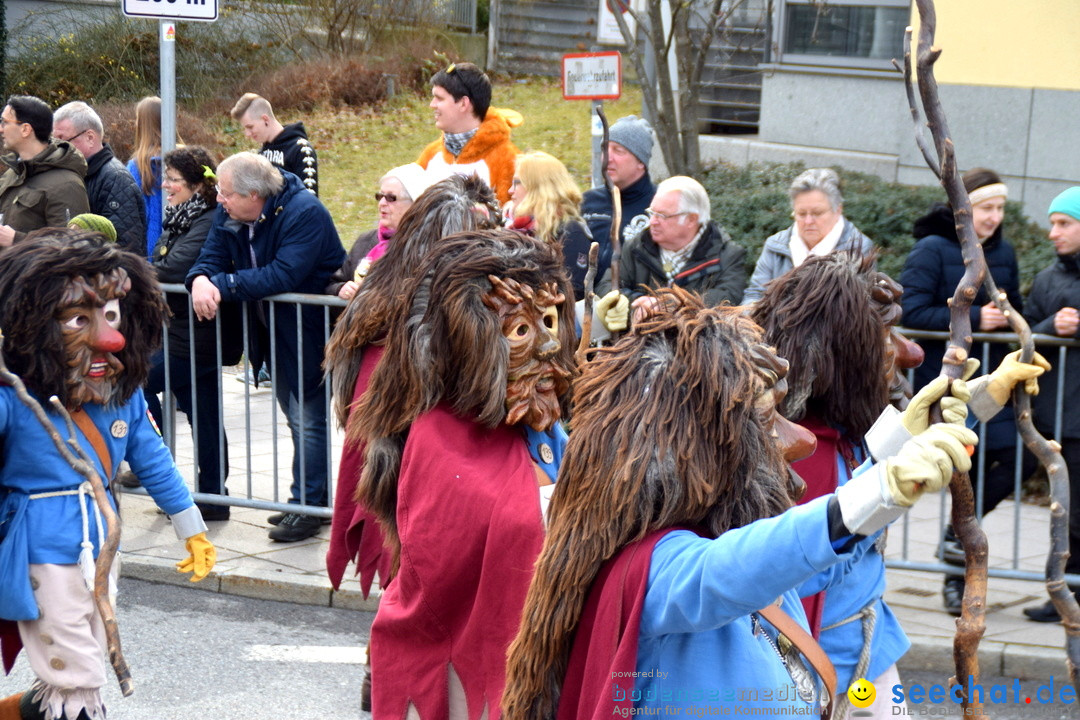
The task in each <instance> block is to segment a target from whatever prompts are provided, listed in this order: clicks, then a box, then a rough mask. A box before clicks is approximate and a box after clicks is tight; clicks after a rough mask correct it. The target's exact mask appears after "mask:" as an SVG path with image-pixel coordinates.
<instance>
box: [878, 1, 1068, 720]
mask: <svg viewBox="0 0 1080 720" xmlns="http://www.w3.org/2000/svg"><path fill="white" fill-rule="evenodd" d="M916 5H917V6H918V9H919V18H920V28H919V41H918V53H917V58H916V63H917V65H916V67H917V68H918V91H919V98H920V99H921V101H922V107H923V111H924V112H925V114H926V126H927V127H928V128H929V129H930V133H931V136H932V138H933V141H934V144H933V148H931V147H930V145H929V143H928V142H927V141H926V138H925V136H924V135H923V133H922V125H921V118H920V113H919V105H918V101H917V100H916V93H915V82H914V80H913V78H912V58H911V42H912V31H911V29H910V28H908V30H907V32H906V33H905V49H904V65H903V68H902V72H903V73H904V80H905V83H904V84H905V88H906V91H907V97H908V105H909V108H910V110H911V116H912V119H913V121H914V123H915V142H916V144H917V145H918V147H919V150H920V151H921V152H922V155H923V157H924V159H925V160H926V163H927V165H928V166H929V167H930V169H931V170H932V171H933V172H934V174H935V175H937V177H938V179H939V180H940V181H941V184H942V186H943V187H944V188H945V192H946V193H947V195H948V198H949V204H950V206H951V207H952V208H953V217H954V220H955V223H956V232H957V236H958V238H959V239H960V246H961V253H962V255H963V258H964V265H965V270H964V275H963V277H962V278H961V280H960V283H959V285H958V286H957V288H956V293H955V294H954V295H953V298H952V300H951V303H950V322H949V332H950V337H949V345H948V347H947V348H946V350H945V356H944V358H943V360H942V373H943V374H944V375H946V376H947V377H950V378H953V379H956V378H959V377H960V375H961V373H962V372H963V367H964V363H965V362H966V360H967V358H968V356H969V351H970V347H971V316H970V312H969V311H970V308H971V303H972V301H973V300H974V299H975V296H976V295H977V294H978V290H979V287H980V286H984V287H986V289H987V292H988V293H989V294H990V296H991V298H993V300H994V303H995V304H996V306H997V307H998V308H999V309H1000V310H1001V311H1002V312H1003V314H1004V315H1005V317H1006V318H1007V319H1008V322H1009V326H1010V327H1011V328H1012V329H1013V331H1014V332H1016V333H1017V334H1018V335H1019V336H1020V339H1021V342H1022V347H1023V351H1022V354H1021V360H1022V361H1024V362H1030V360H1031V359H1032V356H1033V354H1034V344H1033V343H1032V339H1031V331H1030V328H1029V327H1028V325H1027V323H1026V322H1025V321H1024V319H1023V318H1022V317H1021V316H1020V314H1019V313H1017V312H1016V311H1015V310H1013V308H1012V307H1011V305H1010V304H1009V301H1008V298H1007V297H1006V295H1005V293H1003V292H1000V291H999V290H998V289H997V286H996V284H995V283H994V279H993V278H992V277H991V276H990V275H989V273H988V272H987V269H986V258H985V257H984V255H983V251H982V245H981V244H980V243H979V240H978V237H977V236H976V234H975V229H974V225H973V223H972V217H971V203H970V202H969V199H968V193H967V190H966V189H965V188H964V185H963V182H962V181H961V179H960V174H959V172H958V169H957V166H956V155H955V148H954V146H953V142H952V138H951V136H950V134H949V129H948V123H947V122H946V118H945V111H944V109H943V108H942V106H941V101H940V97H939V94H938V86H937V80H936V78H935V77H934V63H935V62H936V61H937V59H938V57H939V56H940V55H941V50H940V49H938V48H934V47H933V41H934V33H935V30H936V28H937V15H936V12H935V8H934V2H933V0H916ZM893 64H894V65H897V67H898V69H900V68H899V65H898V64H897V63H896V61H895V60H894V61H893ZM1014 392H1015V395H1014V398H1015V400H1016V409H1017V414H1018V427H1019V429H1020V434H1021V437H1022V438H1023V439H1024V443H1025V445H1026V446H1027V447H1028V448H1029V449H1030V450H1031V451H1032V452H1033V453H1034V454H1035V455H1036V456H1037V457H1038V458H1039V460H1040V462H1042V463H1043V464H1044V465H1045V466H1046V467H1047V470H1048V474H1049V475H1050V478H1051V496H1052V505H1051V555H1050V558H1049V559H1048V561H1047V587H1048V589H1049V590H1050V593H1051V598H1052V599H1053V601H1054V605H1055V607H1057V608H1058V610H1059V612H1061V615H1062V617H1063V618H1065V619H1066V620H1065V627H1066V633H1067V641H1066V645H1067V647H1066V649H1067V653H1068V662H1069V672H1070V676H1071V677H1072V680H1073V683H1074V684H1075V683H1076V681H1077V666H1078V664H1080V663H1078V658H1080V608H1078V607H1077V604H1076V601H1075V599H1074V598H1073V597H1072V595H1071V593H1069V592H1067V590H1066V588H1065V587H1064V581H1063V580H1062V576H1063V574H1064V564H1065V558H1066V557H1067V555H1068V550H1067V546H1068V540H1067V527H1066V521H1067V515H1068V494H1069V488H1068V478H1067V475H1066V471H1065V464H1064V462H1063V461H1062V458H1061V455H1060V452H1058V451H1059V450H1060V447H1058V446H1057V444H1056V443H1050V442H1048V441H1047V440H1046V439H1045V438H1043V437H1042V436H1040V435H1039V433H1038V432H1037V431H1036V430H1035V427H1034V424H1033V423H1032V420H1031V400H1030V398H1029V397H1028V396H1027V393H1026V392H1025V391H1024V390H1023V389H1022V388H1020V387H1017V388H1016V389H1015V391H1014ZM938 412H939V411H938ZM950 490H951V493H952V500H953V505H952V521H953V530H954V531H955V532H956V535H957V538H958V539H959V540H960V542H961V543H962V544H963V547H964V555H965V562H966V564H965V573H964V580H965V588H964V602H963V609H962V614H961V616H960V618H959V619H958V620H957V621H956V636H955V639H954V641H953V658H954V661H955V664H956V676H955V678H953V681H959V682H960V683H962V684H963V685H965V686H966V683H965V682H964V681H965V680H966V679H967V677H968V676H972V677H973V678H974V682H976V683H977V682H978V680H979V663H978V647H979V640H980V639H981V638H982V635H983V632H984V631H985V627H986V622H985V607H986V578H987V572H986V566H987V543H986V535H985V534H984V533H983V531H982V529H981V528H980V527H979V525H978V522H977V521H976V519H975V503H974V496H973V493H972V490H971V483H970V482H969V481H968V478H967V475H966V474H963V475H961V474H956V475H954V476H953V480H952V483H951V485H950ZM963 692H964V690H961V693H963ZM963 707H964V708H965V710H966V709H967V708H969V707H971V708H979V707H981V703H979V702H978V701H977V700H974V699H973V698H969V697H966V695H965V696H964V698H963ZM973 712H975V713H981V710H973Z"/></svg>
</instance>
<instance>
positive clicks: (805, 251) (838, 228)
mask: <svg viewBox="0 0 1080 720" xmlns="http://www.w3.org/2000/svg"><path fill="white" fill-rule="evenodd" d="M843 232H844V216H843V215H841V216H839V217H838V218H836V224H835V225H833V226H832V230H830V231H829V232H828V233H826V234H825V237H823V238H821V240H819V241H818V244H817V245H815V246H814V247H807V246H806V241H805V240H803V239H802V237H801V236H800V235H799V225H798V223H793V224H792V225H791V242H790V243H789V247H790V248H791V263H792V264H793V265H794V266H795V267H799V266H800V265H802V264H803V263H804V262H806V259H807V258H808V257H810V256H811V255H828V254H829V253H831V252H832V251H833V249H835V248H836V245H837V243H839V242H840V235H841V234H842V233H843Z"/></svg>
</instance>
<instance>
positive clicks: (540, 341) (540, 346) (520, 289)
mask: <svg viewBox="0 0 1080 720" xmlns="http://www.w3.org/2000/svg"><path fill="white" fill-rule="evenodd" d="M488 280H490V281H491V285H492V290H491V292H489V293H488V294H487V295H485V296H484V304H485V305H487V306H488V307H489V308H491V309H492V310H493V311H494V312H495V313H496V314H497V315H498V316H499V319H500V321H501V322H502V329H503V335H504V336H505V337H506V340H507V342H508V343H509V345H510V358H509V365H508V368H507V376H506V378H507V379H506V424H507V425H516V424H518V423H519V422H523V423H525V424H526V425H528V426H529V427H531V428H532V429H534V430H538V431H543V430H547V429H549V428H550V427H551V426H552V425H554V424H555V422H556V421H557V420H558V419H559V417H560V415H561V410H560V408H559V398H560V397H561V396H562V395H563V394H565V393H566V391H567V390H568V389H569V387H570V370H569V368H565V367H561V365H560V364H559V363H558V361H557V359H556V358H557V353H558V351H559V349H560V347H561V346H560V344H559V339H558V332H559V314H558V306H559V305H560V304H561V303H563V302H565V300H566V297H565V296H564V295H563V294H562V293H560V292H559V290H558V286H557V285H556V284H555V283H546V284H545V285H544V286H543V287H541V288H538V289H537V288H532V287H530V286H528V285H523V284H521V283H519V282H517V281H516V280H513V279H506V280H503V279H501V278H497V277H495V276H493V275H489V276H488Z"/></svg>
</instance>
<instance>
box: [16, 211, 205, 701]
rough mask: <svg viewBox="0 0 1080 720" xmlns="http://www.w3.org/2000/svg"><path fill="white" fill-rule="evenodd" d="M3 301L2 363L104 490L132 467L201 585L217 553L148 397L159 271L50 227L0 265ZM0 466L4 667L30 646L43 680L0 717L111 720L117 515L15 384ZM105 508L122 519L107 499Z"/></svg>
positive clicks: (88, 237) (161, 310)
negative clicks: (102, 563)
mask: <svg viewBox="0 0 1080 720" xmlns="http://www.w3.org/2000/svg"><path fill="white" fill-rule="evenodd" d="M0 297H3V298H4V302H3V304H2V305H0V327H2V328H3V332H4V348H3V351H4V359H5V361H6V363H7V365H8V367H9V369H10V370H11V371H13V372H14V373H15V374H16V375H18V376H19V377H20V378H21V379H22V381H23V383H24V384H25V386H26V388H27V390H28V392H29V393H30V395H31V396H32V397H33V398H34V399H35V400H37V402H38V403H39V404H41V405H43V406H44V407H45V413H46V417H47V419H48V421H49V422H50V423H51V426H52V427H51V428H50V429H55V430H56V432H58V433H59V434H60V437H62V438H67V437H69V436H74V439H75V441H76V442H77V443H78V444H79V446H80V447H81V449H82V451H83V453H84V455H85V456H86V457H87V458H89V459H90V461H91V462H92V463H93V465H94V468H95V470H96V471H97V474H98V475H99V476H100V477H101V478H102V479H103V480H104V482H105V484H106V487H107V484H108V481H109V479H110V478H112V477H114V475H115V473H116V470H117V468H118V466H119V464H120V462H121V461H122V460H126V461H127V462H128V463H129V464H130V466H131V469H132V470H133V471H134V472H135V474H136V475H138V476H139V479H140V480H141V482H142V486H143V487H144V488H146V491H147V492H148V493H149V494H150V496H151V497H152V498H153V499H154V502H155V503H157V505H158V506H159V507H160V508H161V509H162V510H164V511H165V512H166V513H167V514H168V515H169V518H170V520H171V521H172V524H173V528H174V530H175V531H176V535H177V537H178V538H179V539H181V540H184V541H186V546H187V550H188V552H189V553H191V555H190V556H189V557H188V558H187V559H186V560H184V561H183V562H181V563H180V564H179V565H178V566H177V568H178V570H180V571H181V572H192V573H193V577H192V580H200V579H202V578H203V577H205V576H206V574H207V573H209V572H210V569H211V568H212V567H213V565H214V559H215V555H216V553H215V550H214V546H213V545H212V544H211V543H210V541H209V540H207V539H206V534H205V533H206V525H205V524H204V523H203V520H202V517H201V515H200V514H199V510H198V508H196V507H195V504H194V503H193V502H192V499H191V493H190V492H189V491H188V488H187V486H186V484H185V483H184V480H183V478H182V477H181V476H180V473H179V472H178V471H177V469H176V466H175V465H174V464H173V460H172V456H171V455H170V454H169V450H168V448H166V447H165V445H164V443H162V441H161V436H160V435H159V434H158V432H157V428H156V426H155V425H154V424H153V422H152V421H151V420H150V419H149V416H148V414H147V409H146V400H145V399H144V398H143V392H142V386H143V385H144V384H145V382H146V378H147V375H148V373H149V369H150V356H151V353H152V352H153V350H154V349H155V348H156V346H157V344H158V343H159V342H160V341H161V332H162V328H163V324H164V320H165V314H166V312H167V311H166V308H165V305H164V301H163V299H162V295H161V289H160V287H158V284H157V280H156V279H155V278H154V275H153V271H152V270H151V269H150V265H149V264H148V263H147V262H146V260H145V259H143V258H141V257H139V256H137V255H135V254H133V253H129V252H126V251H123V250H120V249H118V248H117V246H115V245H113V244H110V243H106V242H105V240H104V238H103V237H102V236H101V235H100V234H98V233H86V232H83V231H80V230H66V229H57V228H47V229H45V230H41V231H38V232H37V233H32V234H31V235H30V236H29V237H28V238H27V239H26V240H25V241H24V242H22V243H20V244H19V245H16V246H14V247H12V248H10V249H9V250H7V251H5V252H4V253H3V255H0ZM50 397H53V398H56V399H57V400H58V401H59V403H60V404H62V405H63V407H64V408H65V409H66V410H67V412H68V413H69V414H70V416H71V417H72V418H73V419H74V422H75V426H76V427H75V428H74V429H73V430H72V431H70V432H69V430H68V428H67V425H66V421H65V418H64V417H63V416H62V415H61V413H60V412H59V411H58V410H57V409H56V408H55V407H53V406H51V405H49V404H48V402H47V400H48V398H50ZM0 459H2V462H0V568H3V575H2V576H0V643H2V644H3V649H4V653H3V654H4V657H5V660H7V659H9V658H13V657H14V655H13V653H17V652H18V648H19V646H20V645H21V646H23V647H25V649H26V653H27V659H28V660H29V663H30V667H31V669H32V670H33V671H34V674H35V675H36V677H37V680H36V682H35V683H34V685H33V687H32V688H31V690H30V691H28V692H26V693H22V694H20V695H14V696H11V697H8V698H5V699H3V700H0V718H13V717H22V718H39V717H48V718H55V717H68V718H75V717H80V718H84V717H90V718H99V717H104V706H103V705H102V701H101V692H100V689H101V687H102V686H103V685H104V683H105V680H106V671H105V664H104V652H105V649H106V648H105V631H104V626H103V623H102V619H101V616H100V614H99V612H98V607H97V605H96V604H95V601H94V598H93V597H92V595H91V591H92V590H93V587H94V580H93V574H94V559H95V558H96V557H97V556H98V554H99V550H100V548H101V546H102V544H103V542H104V541H105V540H106V538H107V534H106V532H105V530H104V528H105V526H106V525H107V522H106V520H105V517H104V516H107V515H108V514H109V512H108V508H99V506H98V505H97V503H96V502H95V500H94V497H93V490H92V489H91V487H90V482H89V481H85V479H84V477H83V475H81V474H80V473H79V472H76V470H75V469H74V468H73V467H72V466H71V465H70V464H69V463H68V462H67V461H66V460H65V459H64V458H63V457H62V456H61V455H60V453H59V451H58V450H57V448H56V446H55V444H54V443H53V441H52V439H51V437H50V435H49V434H48V432H46V428H44V427H43V426H42V423H41V422H39V420H38V418H37V417H36V416H35V415H34V413H33V412H32V410H31V407H30V405H29V404H28V403H24V402H23V401H22V400H20V399H19V398H18V397H17V396H16V391H15V388H14V387H12V386H10V385H2V386H0ZM106 500H107V501H108V503H109V505H110V506H111V510H112V512H116V503H115V500H114V499H113V497H112V495H111V493H109V491H108V490H106ZM111 531H112V529H111V528H110V532H111ZM110 539H116V538H110ZM10 621H17V627H18V633H17V634H13V633H11V632H10V630H11V622H10Z"/></svg>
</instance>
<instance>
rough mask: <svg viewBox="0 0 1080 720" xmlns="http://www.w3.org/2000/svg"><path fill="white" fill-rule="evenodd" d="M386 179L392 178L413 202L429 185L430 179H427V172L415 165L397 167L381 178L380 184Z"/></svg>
mask: <svg viewBox="0 0 1080 720" xmlns="http://www.w3.org/2000/svg"><path fill="white" fill-rule="evenodd" d="M386 178H394V179H395V180H397V181H398V182H400V183H401V186H402V187H403V188H405V192H407V193H409V197H410V198H412V199H413V201H415V200H416V199H417V198H418V197H420V194H421V193H423V192H424V191H425V190H427V189H428V186H429V185H431V182H432V178H430V177H428V174H427V170H424V168H422V167H420V166H419V165H417V164H416V163H409V164H408V165H399V166H397V167H396V168H394V169H393V170H390V171H389V172H387V173H386V174H385V175H383V176H382V178H381V180H380V182H381V181H382V180H385V179H386Z"/></svg>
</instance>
